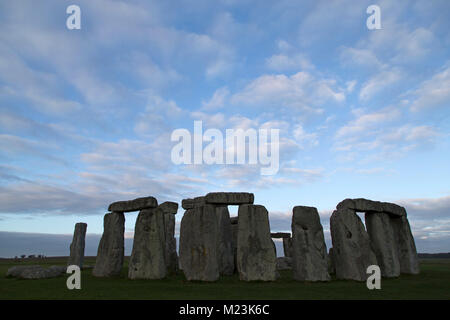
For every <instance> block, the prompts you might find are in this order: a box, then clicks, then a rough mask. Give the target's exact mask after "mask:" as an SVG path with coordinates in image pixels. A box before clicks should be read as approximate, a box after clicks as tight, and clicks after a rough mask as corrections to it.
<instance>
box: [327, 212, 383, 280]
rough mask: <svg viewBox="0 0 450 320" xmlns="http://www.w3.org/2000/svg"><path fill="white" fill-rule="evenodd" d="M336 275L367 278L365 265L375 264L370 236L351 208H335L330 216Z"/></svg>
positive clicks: (341, 277)
mask: <svg viewBox="0 0 450 320" xmlns="http://www.w3.org/2000/svg"><path fill="white" fill-rule="evenodd" d="M330 228H331V239H332V243H333V257H334V258H335V265H336V277H337V278H338V279H348V280H356V281H365V280H367V276H368V275H367V273H366V271H367V267H368V266H370V265H377V259H376V256H375V254H374V252H373V250H372V247H371V243H370V238H369V235H368V234H367V232H366V230H365V229H364V225H363V223H362V221H361V219H360V218H359V216H358V215H357V214H356V213H355V211H354V210H351V209H341V210H335V211H334V212H333V214H332V215H331V218H330Z"/></svg>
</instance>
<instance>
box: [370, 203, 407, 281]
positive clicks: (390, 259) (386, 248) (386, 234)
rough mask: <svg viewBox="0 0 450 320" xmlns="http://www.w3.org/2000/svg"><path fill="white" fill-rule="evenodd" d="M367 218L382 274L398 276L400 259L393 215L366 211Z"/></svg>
mask: <svg viewBox="0 0 450 320" xmlns="http://www.w3.org/2000/svg"><path fill="white" fill-rule="evenodd" d="M365 220H366V227H367V233H368V234H369V236H370V241H371V243H372V248H373V251H374V253H375V255H376V257H377V261H378V266H379V267H380V270H381V275H382V276H383V277H387V278H394V277H398V276H399V275H400V260H399V258H398V249H397V241H396V237H395V231H394V228H393V225H392V219H391V217H390V216H389V215H388V214H387V213H380V212H366V215H365Z"/></svg>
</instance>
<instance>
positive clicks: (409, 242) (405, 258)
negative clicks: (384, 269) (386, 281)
mask: <svg viewBox="0 0 450 320" xmlns="http://www.w3.org/2000/svg"><path fill="white" fill-rule="evenodd" d="M391 222H392V227H393V229H394V235H395V239H396V241H395V242H396V243H397V249H398V258H399V261H400V272H401V273H406V274H419V272H420V268H419V258H418V256H417V251H416V244H415V242H414V237H413V235H412V233H411V228H410V226H409V222H408V219H407V218H406V216H402V217H400V218H393V219H392V220H391Z"/></svg>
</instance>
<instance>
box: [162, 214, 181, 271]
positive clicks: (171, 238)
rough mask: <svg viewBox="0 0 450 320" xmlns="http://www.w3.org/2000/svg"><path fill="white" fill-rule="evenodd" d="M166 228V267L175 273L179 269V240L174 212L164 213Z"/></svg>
mask: <svg viewBox="0 0 450 320" xmlns="http://www.w3.org/2000/svg"><path fill="white" fill-rule="evenodd" d="M164 228H165V235H166V241H165V257H166V267H167V272H168V273H169V274H174V273H176V272H177V271H178V254H177V241H176V239H175V215H174V214H172V213H165V214H164Z"/></svg>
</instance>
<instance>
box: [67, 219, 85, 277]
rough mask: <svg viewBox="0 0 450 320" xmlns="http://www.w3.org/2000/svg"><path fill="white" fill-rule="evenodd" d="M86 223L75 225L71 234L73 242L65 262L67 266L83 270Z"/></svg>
mask: <svg viewBox="0 0 450 320" xmlns="http://www.w3.org/2000/svg"><path fill="white" fill-rule="evenodd" d="M86 229H87V224H86V223H82V222H80V223H77V224H75V231H74V232H73V240H72V243H71V244H70V257H69V260H68V262H67V265H68V266H70V265H77V266H79V267H80V269H81V268H83V260H84V246H85V238H86Z"/></svg>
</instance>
